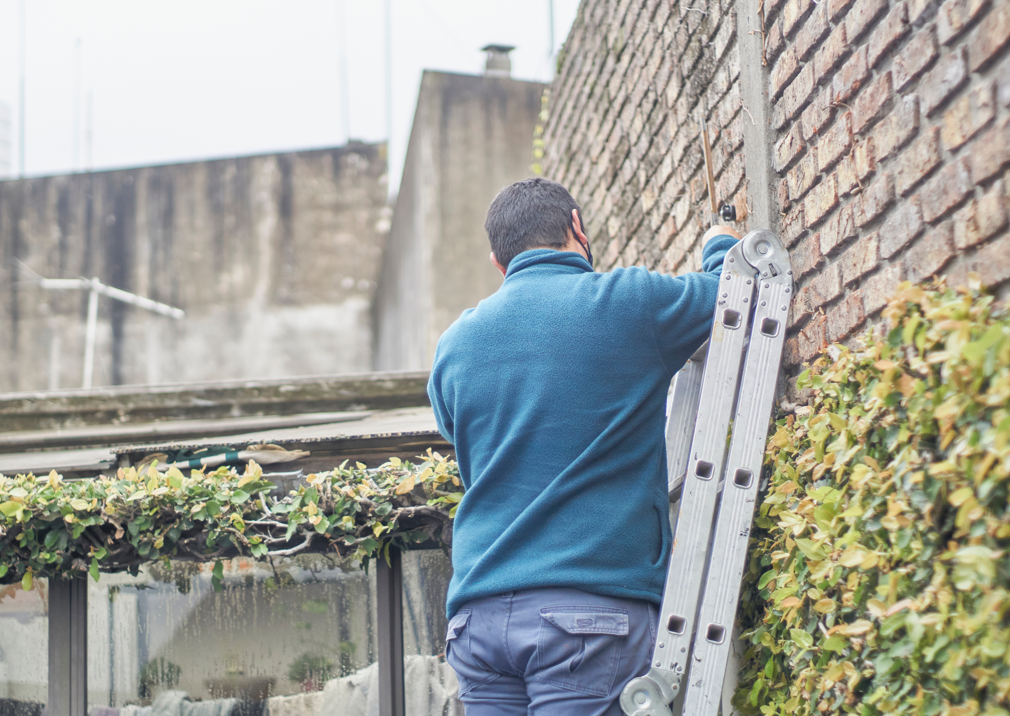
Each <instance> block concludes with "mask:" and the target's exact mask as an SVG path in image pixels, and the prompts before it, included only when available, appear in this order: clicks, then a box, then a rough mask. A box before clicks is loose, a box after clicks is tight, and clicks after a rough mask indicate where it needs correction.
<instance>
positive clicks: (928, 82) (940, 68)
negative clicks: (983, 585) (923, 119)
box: [919, 47, 968, 116]
mask: <svg viewBox="0 0 1010 716" xmlns="http://www.w3.org/2000/svg"><path fill="white" fill-rule="evenodd" d="M967 81H968V62H967V52H966V51H965V49H964V48H963V47H960V48H958V49H957V50H955V51H954V52H951V53H950V54H949V55H947V56H946V57H942V58H940V61H939V62H937V63H936V67H934V68H933V69H932V70H930V71H929V72H927V73H926V74H925V76H923V78H922V81H921V82H919V95H920V96H921V97H922V109H923V112H925V113H926V116H929V115H930V114H932V112H933V110H934V109H936V108H937V107H938V106H940V104H942V103H943V101H944V100H945V99H947V98H948V97H949V96H950V95H951V94H952V93H953V92H954V91H956V90H957V89H959V88H960V87H961V85H963V84H964V83H965V82H967Z"/></svg>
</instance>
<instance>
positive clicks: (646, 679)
mask: <svg viewBox="0 0 1010 716" xmlns="http://www.w3.org/2000/svg"><path fill="white" fill-rule="evenodd" d="M682 678H683V671H681V672H680V673H676V672H673V671H668V670H666V669H658V668H656V667H655V666H654V667H652V668H651V669H649V673H648V674H646V675H645V676H639V677H636V678H634V679H632V680H631V681H629V682H628V685H627V686H625V687H624V691H622V692H621V708H622V709H623V710H624V713H626V714H628V716H673V712H672V711H671V710H670V704H671V703H673V700H674V699H675V698H676V697H677V692H678V691H680V680H681V679H682Z"/></svg>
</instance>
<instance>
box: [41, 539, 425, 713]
mask: <svg viewBox="0 0 1010 716" xmlns="http://www.w3.org/2000/svg"><path fill="white" fill-rule="evenodd" d="M376 562H377V564H378V569H377V570H376V575H375V576H376V586H377V606H378V616H379V619H378V659H377V661H378V664H379V716H406V701H405V696H404V681H403V676H404V667H403V558H402V556H401V554H400V553H399V552H398V551H395V550H390V552H389V563H388V564H387V563H386V560H385V559H383V558H381V557H380V558H379V559H378V560H376ZM47 706H48V714H49V716H87V713H88V582H87V578H85V577H82V578H78V579H50V580H49V700H48V704H47Z"/></svg>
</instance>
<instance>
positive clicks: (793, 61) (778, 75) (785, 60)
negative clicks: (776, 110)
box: [768, 46, 800, 101]
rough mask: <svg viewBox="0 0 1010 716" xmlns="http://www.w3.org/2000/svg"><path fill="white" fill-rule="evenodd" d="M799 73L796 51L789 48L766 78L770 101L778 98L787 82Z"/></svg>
mask: <svg viewBox="0 0 1010 716" xmlns="http://www.w3.org/2000/svg"><path fill="white" fill-rule="evenodd" d="M799 71H800V63H799V61H798V60H797V58H796V50H795V49H794V48H793V47H792V46H790V47H787V48H786V51H785V52H783V53H782V55H781V56H780V57H779V60H778V62H776V63H775V66H774V67H773V68H772V71H771V74H770V76H769V77H768V96H769V98H770V99H771V100H772V101H775V100H776V99H778V98H779V95H780V94H782V90H784V89H785V88H786V85H787V84H788V83H789V81H790V80H791V79H792V78H793V77H795V76H796V73H797V72H799Z"/></svg>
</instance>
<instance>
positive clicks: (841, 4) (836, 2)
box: [828, 0, 853, 20]
mask: <svg viewBox="0 0 1010 716" xmlns="http://www.w3.org/2000/svg"><path fill="white" fill-rule="evenodd" d="M852 3H853V0H829V1H828V15H829V16H830V17H831V19H832V20H837V19H838V18H839V17H841V15H842V14H843V13H844V12H845V11H846V10H848V9H849V8H850V7H851V6H852Z"/></svg>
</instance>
